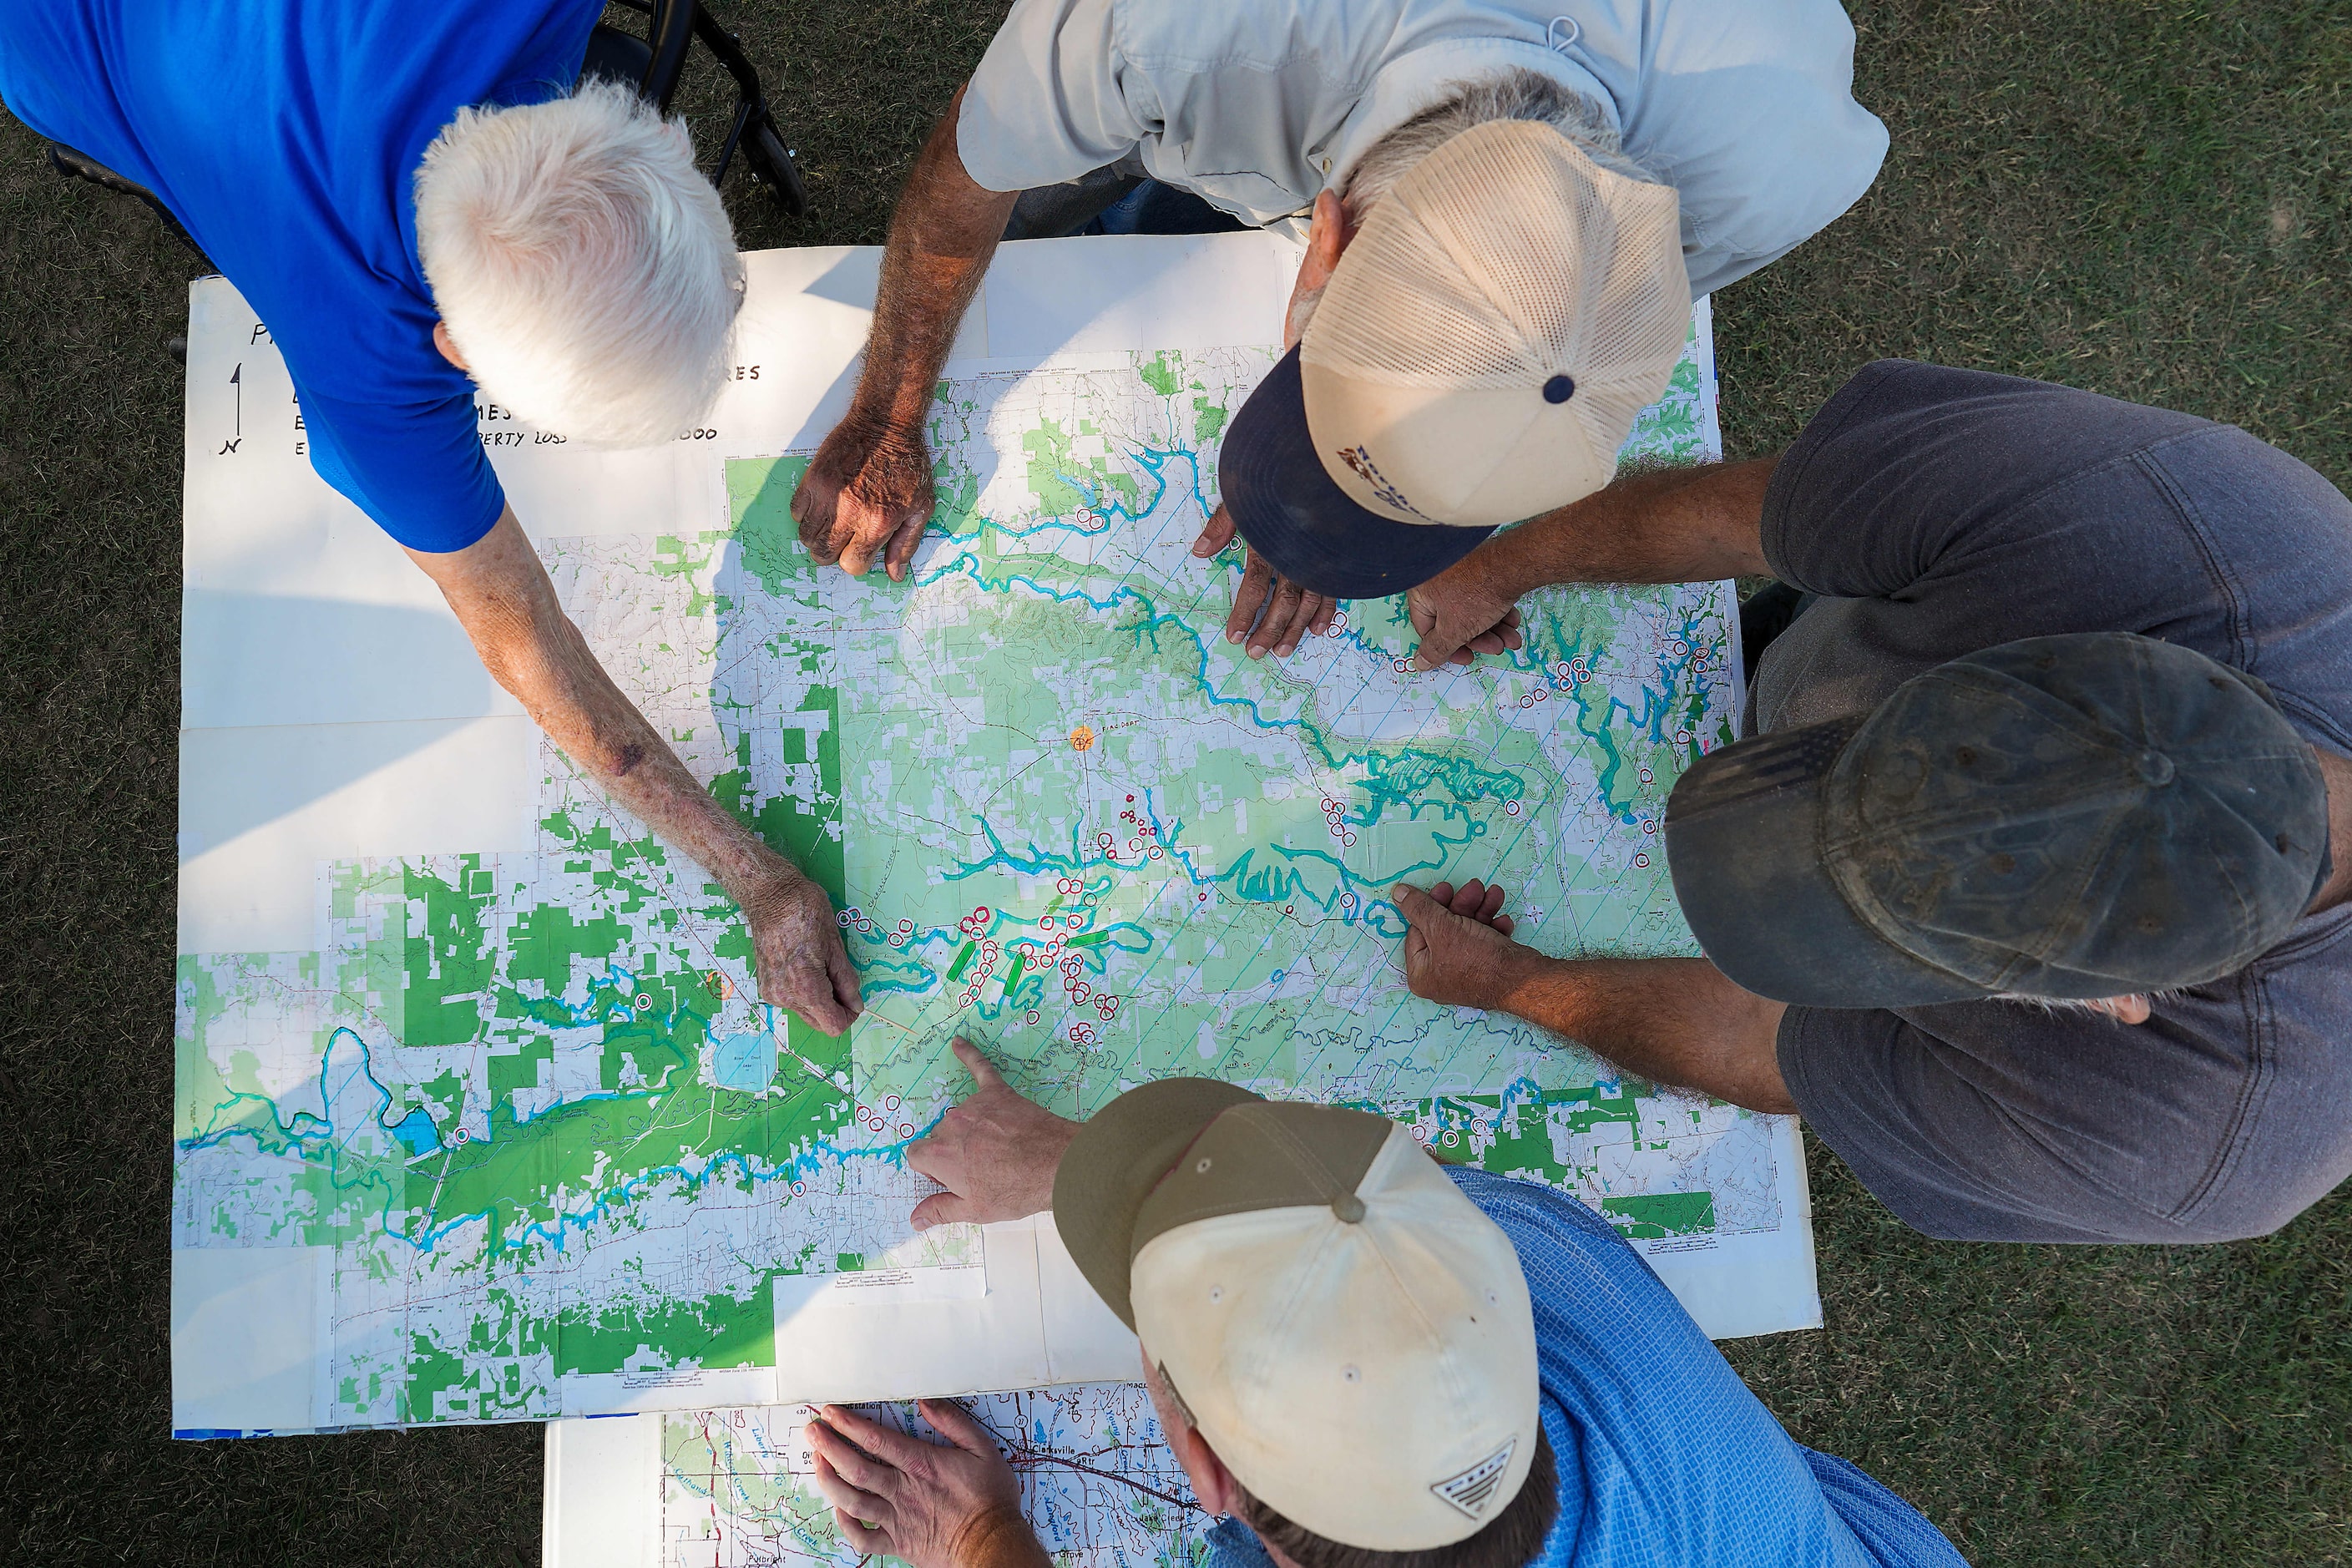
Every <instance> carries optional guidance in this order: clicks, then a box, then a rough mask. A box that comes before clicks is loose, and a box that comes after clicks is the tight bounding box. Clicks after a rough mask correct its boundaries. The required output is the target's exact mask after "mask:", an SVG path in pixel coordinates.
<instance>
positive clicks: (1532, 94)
mask: <svg viewBox="0 0 2352 1568" xmlns="http://www.w3.org/2000/svg"><path fill="white" fill-rule="evenodd" d="M1496 120H1533V121H1538V122H1540V123H1542V124H1546V125H1550V126H1553V127H1555V128H1557V129H1558V130H1559V132H1560V134H1562V135H1563V136H1566V137H1567V138H1568V139H1569V140H1570V141H1571V142H1575V143H1576V144H1577V146H1578V147H1580V148H1581V149H1582V150H1583V152H1584V153H1585V155H1586V156H1587V157H1589V158H1591V160H1592V161H1593V162H1594V163H1598V164H1600V165H1601V167H1602V168H1604V169H1606V170H1608V171H1609V172H1610V173H1611V174H1622V175H1624V176H1625V177H1626V178H1627V179H1629V180H1639V181H1641V182H1642V183H1643V184H1646V185H1656V184H1664V183H1665V182H1664V181H1663V180H1660V179H1659V178H1658V177H1657V176H1656V175H1654V174H1651V173H1650V172H1649V171H1648V170H1647V169H1645V168H1643V166H1642V165H1641V164H1640V163H1637V162H1635V161H1634V160H1633V158H1631V157H1629V156H1627V155H1626V153H1625V151H1624V148H1623V146H1622V143H1621V142H1620V141H1619V140H1618V136H1617V128H1616V127H1615V126H1613V125H1612V124H1611V123H1610V122H1609V117H1608V115H1607V114H1606V113H1604V112H1603V111H1602V110H1601V106H1600V105H1599V104H1598V103H1595V102H1594V101H1593V100H1591V99H1590V98H1588V97H1586V96H1585V95H1584V94H1582V93H1580V92H1577V91H1574V90H1573V89H1569V88H1566V87H1562V86H1561V85H1560V84H1559V82H1557V81H1555V80H1553V79H1551V78H1550V77H1548V76H1545V75H1543V74H1541V73H1540V72H1538V71H1531V70H1525V69H1519V68H1513V69H1510V70H1506V71H1501V72H1498V73H1497V74H1496V75H1494V76H1489V77H1481V78H1479V79H1476V80H1475V81H1466V82H1461V83H1458V84H1456V85H1455V86H1454V89H1453V90H1451V91H1450V92H1448V93H1447V94H1446V96H1445V97H1444V98H1442V99H1440V100H1437V101H1436V102H1435V103H1433V104H1431V105H1430V106H1429V107H1428V108H1427V109H1424V110H1422V111H1421V112H1420V113H1418V114H1416V115H1414V116H1413V117H1412V119H1410V120H1408V121H1405V122H1404V123H1403V124H1402V125H1399V126H1398V127H1397V128H1396V129H1395V130H1393V131H1391V132H1389V133H1388V134H1387V135H1385V136H1382V137H1381V139H1380V140H1379V141H1377V142H1373V143H1372V144H1371V145H1370V147H1368V148H1366V149H1365V150H1364V153H1363V155H1362V156H1361V157H1360V158H1358V159H1357V160H1356V162H1355V163H1354V164H1353V166H1351V167H1350V168H1349V170H1348V174H1347V184H1345V185H1344V186H1343V187H1342V188H1341V190H1340V192H1339V200H1340V202H1341V203H1342V204H1343V205H1345V206H1346V208H1347V210H1348V222H1349V226H1356V225H1359V224H1361V223H1362V222H1363V221H1364V215H1365V214H1367V213H1369V212H1370V211H1371V210H1372V207H1373V205H1374V204H1376V203H1377V202H1379V201H1380V199H1381V197H1382V196H1385V195H1388V194H1389V193H1390V192H1391V191H1392V190H1394V189H1396V187H1397V182H1398V181H1400V180H1402V179H1403V178H1404V177H1405V175H1406V174H1408V173H1410V172H1411V171H1412V166H1413V165H1414V164H1416V163H1420V162H1421V161H1422V160H1423V158H1425V157H1427V156H1429V154H1430V153H1434V152H1435V151H1437V149H1438V148H1439V147H1441V146H1443V145H1444V143H1445V142H1449V141H1451V140H1453V139H1454V137H1455V136H1458V135H1460V134H1461V133H1462V132H1465V131H1467V130H1469V129H1470V128H1471V127H1472V126H1474V125H1485V124H1486V123H1488V122H1489V121H1496Z"/></svg>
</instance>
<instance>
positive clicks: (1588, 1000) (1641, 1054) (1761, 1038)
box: [1491, 949, 1796, 1111]
mask: <svg viewBox="0 0 2352 1568" xmlns="http://www.w3.org/2000/svg"><path fill="white" fill-rule="evenodd" d="M1521 952H1524V953H1525V954H1526V956H1525V957H1523V958H1520V959H1518V960H1517V962H1515V963H1513V964H1512V965H1511V966H1510V967H1509V969H1508V970H1507V972H1506V973H1503V974H1501V975H1498V976H1497V977H1496V985H1495V992H1494V995H1493V998H1492V1002H1491V1005H1492V1006H1493V1008H1494V1009H1496V1010H1497V1011H1500V1012H1505V1013H1508V1014H1510V1015H1512V1016H1514V1017H1518V1018H1523V1019H1525V1020H1526V1021H1527V1022H1528V1023H1530V1024H1533V1025H1535V1026H1537V1027H1538V1028H1541V1029H1548V1030H1549V1031H1551V1032H1552V1033H1553V1034H1556V1035H1564V1036H1566V1037H1569V1038H1570V1039H1573V1040H1578V1041H1580V1042H1582V1043H1583V1044H1584V1045H1586V1046H1588V1047H1591V1049H1593V1050H1595V1051H1598V1052H1600V1053H1601V1055H1602V1056H1604V1057H1606V1058H1609V1059H1610V1060H1611V1061H1612V1062H1615V1063H1616V1064H1617V1065H1618V1066H1620V1067H1622V1068H1626V1069H1628V1070H1629V1071H1632V1072H1635V1073H1638V1074H1640V1075H1641V1076H1642V1077H1643V1078H1646V1079H1652V1080H1653V1081H1654V1082H1658V1083H1665V1084H1673V1085H1675V1087H1677V1088H1682V1089H1699V1090H1702V1091H1703V1092H1705V1093H1707V1094H1711V1095H1714V1096H1715V1097H1716V1098H1717V1099H1718V1100H1730V1101H1731V1102H1732V1103H1733V1104H1735V1105H1744V1106H1746V1107H1747V1108H1748V1109H1749V1110H1771V1111H1791V1110H1795V1109H1796V1105H1795V1102H1794V1101H1792V1100H1790V1098H1789V1090H1788V1086H1787V1085H1786V1084H1784V1083H1782V1082H1781V1079H1780V1061H1779V1056H1778V1052H1777V1049H1776V1044H1777V1041H1778V1038H1779V1035H1780V1015H1781V1014H1782V1013H1783V1012H1785V1011H1786V1010H1787V1009H1786V1008H1784V1007H1783V1006H1782V1005H1781V1004H1780V1003H1778V1002H1771V1001H1767V1000H1766V999H1765V998H1763V997H1761V996H1759V995H1756V994H1754V993H1752V992H1748V991H1743V990H1741V989H1740V988H1739V987H1738V986H1737V985H1735V984H1732V983H1731V982H1730V980H1728V979H1727V978H1726V977H1725V975H1724V973H1723V972H1722V971H1721V970H1719V969H1717V968H1716V966H1715V965H1714V964H1712V963H1708V962H1707V961H1706V959H1704V958H1640V959H1619V958H1593V959H1558V958H1546V957H1544V956H1543V955H1542V954H1540V953H1536V952H1528V951H1527V950H1525V949H1522V950H1521Z"/></svg>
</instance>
